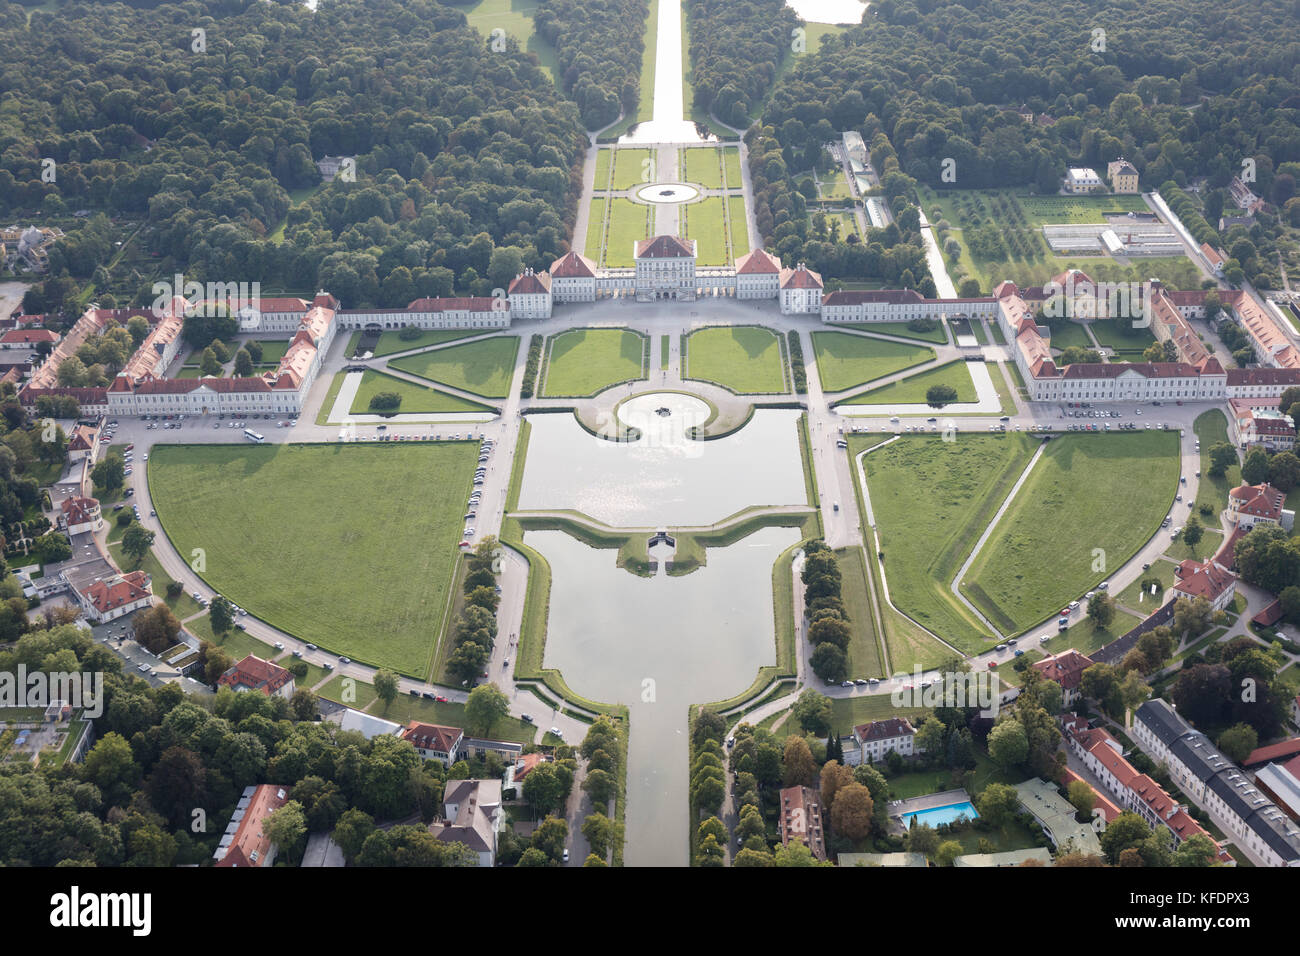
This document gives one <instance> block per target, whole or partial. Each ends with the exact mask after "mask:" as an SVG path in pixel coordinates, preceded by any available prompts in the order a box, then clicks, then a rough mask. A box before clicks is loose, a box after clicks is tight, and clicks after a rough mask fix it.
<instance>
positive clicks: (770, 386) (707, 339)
mask: <svg viewBox="0 0 1300 956" xmlns="http://www.w3.org/2000/svg"><path fill="white" fill-rule="evenodd" d="M686 365H687V372H686V373H685V377H686V378H696V379H703V380H704V381H707V382H716V383H717V384H719V385H722V386H723V387H725V388H729V389H731V390H732V391H733V392H737V393H739V394H742V395H745V394H762V393H775V392H784V391H785V390H786V385H785V368H784V365H785V363H784V360H783V358H782V355H781V346H780V343H779V341H778V340H777V337H776V333H775V332H773V331H772V330H771V329H765V328H762V327H761V326H757V325H738V326H718V327H715V328H708V329H700V330H699V331H698V332H692V333H691V334H690V336H689V337H688V338H687V340H686Z"/></svg>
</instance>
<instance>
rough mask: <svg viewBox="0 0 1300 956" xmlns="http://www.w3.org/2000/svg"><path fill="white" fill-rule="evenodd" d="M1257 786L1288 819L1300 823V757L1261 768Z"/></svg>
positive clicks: (1258, 773) (1257, 775)
mask: <svg viewBox="0 0 1300 956" xmlns="http://www.w3.org/2000/svg"><path fill="white" fill-rule="evenodd" d="M1255 786H1257V787H1259V790H1260V793H1262V794H1264V796H1266V797H1268V798H1269V799H1270V800H1272V801H1273V802H1274V803H1275V804H1277V806H1278V809H1280V810H1281V811H1282V812H1283V813H1285V814H1286V815H1287V816H1288V817H1290V818H1291V819H1292V820H1296V821H1300V757H1292V758H1291V759H1290V760H1288V761H1286V763H1270V764H1268V765H1266V766H1264V767H1261V768H1260V770H1259V771H1258V772H1257V773H1256V774H1255Z"/></svg>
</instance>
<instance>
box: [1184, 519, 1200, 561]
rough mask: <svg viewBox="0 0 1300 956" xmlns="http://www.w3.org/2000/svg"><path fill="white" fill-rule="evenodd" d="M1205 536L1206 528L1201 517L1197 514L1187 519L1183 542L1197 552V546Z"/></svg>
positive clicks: (1191, 550) (1190, 549)
mask: <svg viewBox="0 0 1300 956" xmlns="http://www.w3.org/2000/svg"><path fill="white" fill-rule="evenodd" d="M1204 536H1205V528H1204V527H1203V526H1202V525H1201V522H1200V519H1198V518H1197V517H1196V516H1195V515H1193V516H1192V517H1190V518H1188V519H1187V524H1186V525H1184V526H1183V543H1184V544H1185V545H1187V549H1188V550H1189V551H1190V552H1191V553H1192V554H1196V546H1197V545H1198V544H1200V543H1201V538H1203V537H1204Z"/></svg>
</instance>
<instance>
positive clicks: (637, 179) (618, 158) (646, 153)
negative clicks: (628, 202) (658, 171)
mask: <svg viewBox="0 0 1300 956" xmlns="http://www.w3.org/2000/svg"><path fill="white" fill-rule="evenodd" d="M652 159H653V157H652V156H651V153H650V150H648V149H642V148H640V147H632V146H627V147H619V148H618V149H616V150H615V151H614V180H613V182H614V187H613V188H614V189H618V190H623V189H630V188H631V187H633V186H639V185H641V184H642V183H652V182H654V181H655V177H654V176H653V175H652V176H650V177H649V178H647V175H646V174H647V173H649V172H652V170H651V169H650V163H649V162H647V160H652Z"/></svg>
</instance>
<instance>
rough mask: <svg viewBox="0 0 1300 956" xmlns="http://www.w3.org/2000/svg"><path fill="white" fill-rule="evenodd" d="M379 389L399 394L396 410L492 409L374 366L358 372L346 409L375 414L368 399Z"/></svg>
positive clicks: (460, 410) (456, 410)
mask: <svg viewBox="0 0 1300 956" xmlns="http://www.w3.org/2000/svg"><path fill="white" fill-rule="evenodd" d="M380 392H395V393H396V394H398V395H400V396H402V404H401V406H400V407H398V409H397V412H399V413H407V414H409V413H413V412H489V411H491V410H492V409H491V408H489V407H488V406H487V405H480V404H479V403H478V402H471V401H469V400H468V399H464V398H461V397H460V396H459V395H450V394H448V393H447V392H440V391H438V390H437V389H436V388H428V387H426V386H424V385H416V384H415V383H413V382H408V381H406V380H405V379H400V378H394V377H393V376H391V375H385V374H384V373H383V372H376V371H375V370H374V369H367V370H366V371H364V372H362V373H361V385H360V387H359V388H358V389H357V397H356V398H355V399H354V400H353V402H352V407H351V408H350V409H348V411H350V412H351V413H352V414H353V415H368V414H378V413H376V412H375V411H374V410H373V409H372V408H371V407H370V399H371V398H373V397H374V396H375V395H378V394H379V393H380Z"/></svg>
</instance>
